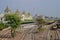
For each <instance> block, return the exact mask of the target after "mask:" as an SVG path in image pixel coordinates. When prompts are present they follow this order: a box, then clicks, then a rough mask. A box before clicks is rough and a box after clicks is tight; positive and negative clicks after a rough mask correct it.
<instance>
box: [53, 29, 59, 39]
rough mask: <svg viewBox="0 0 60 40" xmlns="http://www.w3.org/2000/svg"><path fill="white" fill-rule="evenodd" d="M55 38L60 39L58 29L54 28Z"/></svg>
mask: <svg viewBox="0 0 60 40" xmlns="http://www.w3.org/2000/svg"><path fill="white" fill-rule="evenodd" d="M53 40H60V39H59V34H58V30H54V39H53Z"/></svg>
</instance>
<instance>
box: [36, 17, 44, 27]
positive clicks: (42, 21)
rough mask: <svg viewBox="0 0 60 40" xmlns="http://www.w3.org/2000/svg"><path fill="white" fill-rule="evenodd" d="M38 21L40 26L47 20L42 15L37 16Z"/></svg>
mask: <svg viewBox="0 0 60 40" xmlns="http://www.w3.org/2000/svg"><path fill="white" fill-rule="evenodd" d="M36 22H37V25H38V26H39V27H42V26H43V24H45V20H44V19H43V18H42V17H40V16H39V17H37V18H36Z"/></svg>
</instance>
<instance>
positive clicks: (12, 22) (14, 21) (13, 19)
mask: <svg viewBox="0 0 60 40" xmlns="http://www.w3.org/2000/svg"><path fill="white" fill-rule="evenodd" d="M4 17H5V21H7V24H8V26H10V27H11V36H12V37H14V36H15V29H16V28H17V27H19V26H20V24H21V21H20V17H19V16H17V15H16V14H15V13H12V14H5V15H4Z"/></svg>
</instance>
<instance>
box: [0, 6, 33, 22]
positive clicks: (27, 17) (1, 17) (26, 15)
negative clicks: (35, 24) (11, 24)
mask: <svg viewBox="0 0 60 40" xmlns="http://www.w3.org/2000/svg"><path fill="white" fill-rule="evenodd" d="M11 13H15V14H16V15H17V16H20V18H21V21H25V20H32V16H31V15H30V13H24V12H23V13H20V11H19V10H18V9H17V10H16V11H15V12H11V10H10V9H9V7H8V6H7V7H6V8H5V10H4V13H1V14H0V22H1V21H4V15H5V14H11Z"/></svg>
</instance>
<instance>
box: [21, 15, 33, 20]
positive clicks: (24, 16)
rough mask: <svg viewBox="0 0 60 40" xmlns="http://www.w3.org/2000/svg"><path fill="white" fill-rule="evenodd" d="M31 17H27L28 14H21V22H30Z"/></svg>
mask: <svg viewBox="0 0 60 40" xmlns="http://www.w3.org/2000/svg"><path fill="white" fill-rule="evenodd" d="M32 19H33V18H32V16H31V15H28V14H21V20H22V21H25V20H32Z"/></svg>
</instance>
